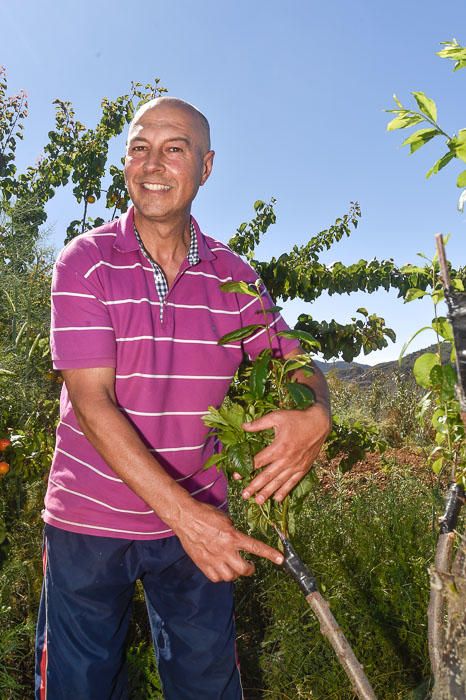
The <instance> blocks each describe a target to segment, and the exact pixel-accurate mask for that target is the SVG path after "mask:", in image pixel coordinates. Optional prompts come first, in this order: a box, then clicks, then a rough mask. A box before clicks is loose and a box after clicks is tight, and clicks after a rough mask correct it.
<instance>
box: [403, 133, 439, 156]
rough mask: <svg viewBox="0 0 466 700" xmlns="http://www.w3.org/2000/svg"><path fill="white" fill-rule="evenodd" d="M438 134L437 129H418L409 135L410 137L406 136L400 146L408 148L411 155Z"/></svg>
mask: <svg viewBox="0 0 466 700" xmlns="http://www.w3.org/2000/svg"><path fill="white" fill-rule="evenodd" d="M438 134H440V131H439V130H438V129H419V130H418V131H415V132H414V134H411V136H408V138H407V139H405V140H404V141H403V143H402V144H401V145H402V146H410V151H411V153H414V152H415V151H417V150H419V148H421V146H423V145H424V144H425V143H427V142H428V141H430V140H431V139H433V138H434V136H437V135H438Z"/></svg>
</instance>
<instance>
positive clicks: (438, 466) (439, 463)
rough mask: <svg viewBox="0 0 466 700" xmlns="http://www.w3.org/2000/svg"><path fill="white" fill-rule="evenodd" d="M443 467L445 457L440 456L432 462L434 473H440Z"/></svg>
mask: <svg viewBox="0 0 466 700" xmlns="http://www.w3.org/2000/svg"><path fill="white" fill-rule="evenodd" d="M442 467H443V457H438V459H436V460H435V461H434V462H432V471H433V472H434V474H440V472H441V471H442Z"/></svg>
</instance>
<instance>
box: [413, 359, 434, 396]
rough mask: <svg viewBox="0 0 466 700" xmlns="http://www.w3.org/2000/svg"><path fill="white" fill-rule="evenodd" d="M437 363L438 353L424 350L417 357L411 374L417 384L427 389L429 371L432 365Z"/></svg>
mask: <svg viewBox="0 0 466 700" xmlns="http://www.w3.org/2000/svg"><path fill="white" fill-rule="evenodd" d="M439 364H440V357H439V355H438V353H433V352H425V353H424V354H423V355H421V356H420V357H418V358H417V360H416V362H415V363H414V367H413V374H414V377H415V379H416V382H417V383H418V384H419V386H422V387H423V388H424V389H428V388H429V387H430V386H431V383H432V382H431V379H430V373H431V371H432V369H433V367H435V366H436V365H439Z"/></svg>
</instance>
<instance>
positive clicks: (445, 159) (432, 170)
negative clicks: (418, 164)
mask: <svg viewBox="0 0 466 700" xmlns="http://www.w3.org/2000/svg"><path fill="white" fill-rule="evenodd" d="M454 157H455V154H454V153H453V151H448V152H447V153H445V154H444V155H443V156H442V157H441V158H439V159H438V161H437V162H436V163H434V165H433V166H432V167H431V168H430V169H429V170H428V171H427V173H426V178H427V179H429V177H431V175H435V174H436V173H438V172H439V171H440V170H442V168H444V167H445V166H446V165H448V163H449V162H450V161H451V160H452V159H453V158H454Z"/></svg>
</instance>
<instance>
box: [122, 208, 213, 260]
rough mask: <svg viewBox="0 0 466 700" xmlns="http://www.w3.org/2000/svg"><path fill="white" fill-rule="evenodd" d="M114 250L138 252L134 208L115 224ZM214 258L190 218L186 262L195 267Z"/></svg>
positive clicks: (202, 235) (192, 218) (197, 225)
mask: <svg viewBox="0 0 466 700" xmlns="http://www.w3.org/2000/svg"><path fill="white" fill-rule="evenodd" d="M114 248H116V249H117V250H119V251H120V252H122V253H129V252H130V251H132V250H140V246H139V243H138V240H137V238H136V234H135V227H134V206H132V205H131V206H130V207H129V209H128V211H127V212H125V213H124V214H122V216H121V217H120V218H119V219H118V221H117V224H116V238H115V243H114ZM215 257H216V255H215V253H213V252H212V251H211V250H210V248H209V246H208V245H207V242H206V240H205V237H204V234H203V233H202V231H201V229H200V228H199V224H198V223H197V221H196V219H195V218H194V217H193V216H191V243H190V245H189V251H188V260H189V263H190V264H191V265H196V264H197V263H198V262H199V261H200V260H213V259H214V258H215Z"/></svg>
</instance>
